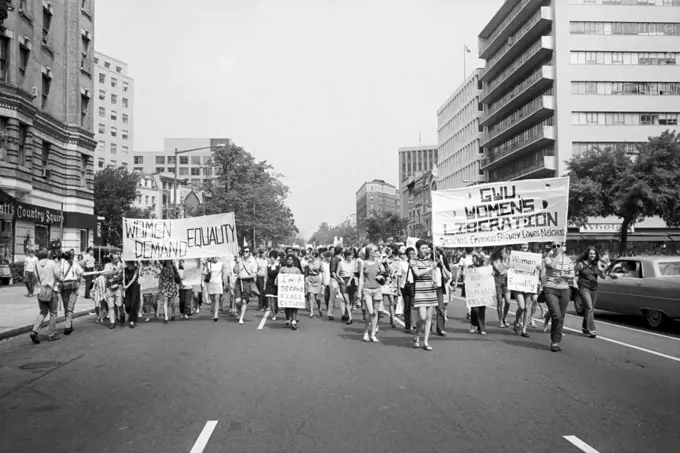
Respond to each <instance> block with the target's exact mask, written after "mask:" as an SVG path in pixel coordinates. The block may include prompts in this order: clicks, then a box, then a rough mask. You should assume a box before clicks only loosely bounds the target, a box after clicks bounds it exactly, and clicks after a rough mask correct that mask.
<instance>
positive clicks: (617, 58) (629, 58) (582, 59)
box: [571, 51, 680, 66]
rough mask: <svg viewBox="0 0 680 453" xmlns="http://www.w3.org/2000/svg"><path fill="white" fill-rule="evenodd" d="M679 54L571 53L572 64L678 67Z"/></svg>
mask: <svg viewBox="0 0 680 453" xmlns="http://www.w3.org/2000/svg"><path fill="white" fill-rule="evenodd" d="M678 61H680V53H678V52H583V51H576V52H571V64H625V65H629V64H630V65H645V66H646V65H651V66H666V65H677V64H678Z"/></svg>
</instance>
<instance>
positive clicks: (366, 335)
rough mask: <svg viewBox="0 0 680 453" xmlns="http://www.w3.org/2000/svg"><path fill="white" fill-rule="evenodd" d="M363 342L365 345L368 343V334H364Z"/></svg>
mask: <svg viewBox="0 0 680 453" xmlns="http://www.w3.org/2000/svg"><path fill="white" fill-rule="evenodd" d="M364 341H365V342H366V343H368V342H369V341H370V339H369V337H368V333H365V334H364Z"/></svg>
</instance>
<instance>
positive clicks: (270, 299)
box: [264, 250, 281, 321]
mask: <svg viewBox="0 0 680 453" xmlns="http://www.w3.org/2000/svg"><path fill="white" fill-rule="evenodd" d="M279 270H281V264H280V263H279V253H278V252H277V251H276V250H272V251H271V252H269V264H268V265H267V283H266V284H265V290H264V295H265V309H266V310H270V311H271V313H272V321H276V315H278V314H279V304H278V295H279V292H278V287H277V286H276V277H278V275H279ZM265 313H266V312H265Z"/></svg>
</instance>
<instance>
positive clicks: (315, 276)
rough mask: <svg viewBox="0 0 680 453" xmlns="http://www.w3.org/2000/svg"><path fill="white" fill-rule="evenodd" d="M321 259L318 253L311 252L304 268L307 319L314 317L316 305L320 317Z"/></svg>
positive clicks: (321, 289)
mask: <svg viewBox="0 0 680 453" xmlns="http://www.w3.org/2000/svg"><path fill="white" fill-rule="evenodd" d="M321 271H322V269H321V259H320V258H319V252H317V251H314V252H312V257H311V260H310V261H309V262H308V263H307V266H305V275H306V280H307V304H308V306H309V317H310V318H313V317H314V306H315V305H316V308H317V310H318V311H319V315H321V296H322V291H323V285H322V282H321Z"/></svg>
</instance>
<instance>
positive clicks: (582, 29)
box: [569, 22, 680, 36]
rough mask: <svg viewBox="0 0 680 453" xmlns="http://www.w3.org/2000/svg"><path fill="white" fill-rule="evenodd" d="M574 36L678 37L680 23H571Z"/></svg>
mask: <svg viewBox="0 0 680 453" xmlns="http://www.w3.org/2000/svg"><path fill="white" fill-rule="evenodd" d="M569 26H570V31H571V34H572V35H640V36H677V35H680V23H677V24H676V23H663V22H569Z"/></svg>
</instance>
